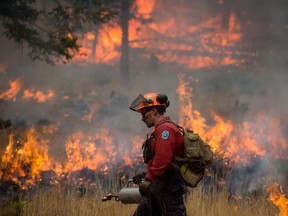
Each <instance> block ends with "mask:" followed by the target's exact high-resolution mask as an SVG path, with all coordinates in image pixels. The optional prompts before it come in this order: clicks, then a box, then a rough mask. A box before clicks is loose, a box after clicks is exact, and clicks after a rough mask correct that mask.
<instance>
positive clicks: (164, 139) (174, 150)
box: [145, 116, 183, 182]
mask: <svg viewBox="0 0 288 216" xmlns="http://www.w3.org/2000/svg"><path fill="white" fill-rule="evenodd" d="M167 120H170V117H169V116H165V117H163V118H162V119H161V120H160V122H159V123H158V124H157V125H156V126H155V129H154V131H153V133H154V135H155V139H152V141H151V149H152V151H153V152H154V157H153V158H152V159H151V160H150V161H149V162H148V172H147V173H146V175H145V178H147V179H149V180H150V181H152V182H153V181H155V180H158V179H161V176H162V175H163V174H164V173H165V171H167V170H171V169H173V166H172V159H173V157H174V155H176V156H180V157H182V156H183V150H182V143H183V137H182V134H181V132H180V131H179V129H178V127H177V126H176V125H174V124H173V123H171V122H166V121H167ZM170 121H171V120H170Z"/></svg>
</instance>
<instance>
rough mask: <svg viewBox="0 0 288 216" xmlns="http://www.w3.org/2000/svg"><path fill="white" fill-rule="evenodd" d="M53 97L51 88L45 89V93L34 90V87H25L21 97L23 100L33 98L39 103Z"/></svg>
mask: <svg viewBox="0 0 288 216" xmlns="http://www.w3.org/2000/svg"><path fill="white" fill-rule="evenodd" d="M53 97H54V91H53V90H47V93H44V92H41V91H38V90H37V91H36V90H34V89H30V90H29V89H27V90H25V91H24V93H23V96H22V99H23V100H35V101H37V102H39V103H43V102H46V101H47V100H51V99H52V98H53Z"/></svg>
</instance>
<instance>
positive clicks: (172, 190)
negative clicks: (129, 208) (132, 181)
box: [133, 171, 186, 216]
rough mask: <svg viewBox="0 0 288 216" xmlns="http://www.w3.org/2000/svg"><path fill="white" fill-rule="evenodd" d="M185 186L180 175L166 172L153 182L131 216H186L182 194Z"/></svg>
mask: <svg viewBox="0 0 288 216" xmlns="http://www.w3.org/2000/svg"><path fill="white" fill-rule="evenodd" d="M184 193H185V186H184V183H183V181H182V179H181V177H180V175H178V174H177V175H175V173H174V172H171V171H170V172H167V173H166V174H165V175H164V178H163V180H161V181H157V182H153V183H152V185H151V187H150V193H149V194H148V195H147V196H144V197H143V198H142V200H141V202H140V203H139V205H138V207H137V209H136V211H135V213H134V214H133V216H162V215H163V216H186V208H185V204H184V198H183V194H184Z"/></svg>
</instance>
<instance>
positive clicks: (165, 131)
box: [161, 130, 169, 140]
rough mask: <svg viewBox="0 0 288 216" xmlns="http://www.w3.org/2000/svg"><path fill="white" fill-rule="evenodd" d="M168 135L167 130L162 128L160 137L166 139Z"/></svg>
mask: <svg viewBox="0 0 288 216" xmlns="http://www.w3.org/2000/svg"><path fill="white" fill-rule="evenodd" d="M168 137H169V131H168V130H163V131H162V134H161V138H162V139H164V140H166V139H168Z"/></svg>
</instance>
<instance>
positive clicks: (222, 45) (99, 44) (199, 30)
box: [75, 0, 243, 69]
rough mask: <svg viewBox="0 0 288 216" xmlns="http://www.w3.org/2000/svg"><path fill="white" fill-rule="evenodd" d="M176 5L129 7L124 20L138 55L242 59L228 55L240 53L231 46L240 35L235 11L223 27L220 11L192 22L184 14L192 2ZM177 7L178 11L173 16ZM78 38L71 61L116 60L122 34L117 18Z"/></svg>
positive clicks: (197, 63) (195, 63) (200, 62)
mask: <svg viewBox="0 0 288 216" xmlns="http://www.w3.org/2000/svg"><path fill="white" fill-rule="evenodd" d="M219 4H221V2H220V3H219ZM178 6H179V7H178V8H174V9H173V8H171V7H169V8H167V7H168V6H167V4H166V3H165V2H164V1H160V0H158V1H156V0H149V1H144V0H137V1H135V4H134V5H133V6H132V7H131V13H132V11H133V14H134V15H135V18H131V19H130V20H129V29H128V32H129V45H130V47H131V49H137V50H142V49H145V50H146V51H145V52H143V53H141V54H142V55H143V57H146V58H149V57H150V54H151V53H155V55H156V56H157V57H158V58H159V60H161V61H162V62H177V63H178V64H180V65H185V66H188V67H189V68H192V69H199V68H211V67H213V66H215V65H231V64H233V65H240V64H242V63H243V62H242V60H239V58H238V59H235V58H233V54H236V55H238V54H239V53H238V54H237V53H233V52H232V51H231V49H230V47H233V46H235V45H236V44H237V43H239V42H241V40H242V33H241V26H240V24H239V23H238V22H237V17H236V15H235V13H233V12H230V13H229V16H228V21H227V22H228V24H227V28H223V26H222V25H223V17H222V16H221V15H217V16H211V17H206V18H205V21H203V22H200V23H195V22H193V21H190V19H189V18H191V17H190V16H191V13H192V14H194V13H193V8H190V9H189V8H186V6H185V5H182V6H181V4H179V5H178ZM179 12H180V13H183V16H178V14H179ZM163 17H165V18H163ZM209 29H210V30H209ZM78 38H79V40H80V43H81V44H82V49H81V53H85V55H77V56H76V58H75V59H76V60H75V61H77V62H88V63H104V64H113V63H115V62H117V61H118V60H119V58H120V46H121V38H122V29H121V26H120V25H119V24H116V23H114V24H113V25H111V24H110V23H109V24H103V25H102V26H101V27H99V28H98V29H96V30H95V31H91V32H88V33H86V34H84V35H79V36H78ZM195 53H198V54H197V55H195Z"/></svg>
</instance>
